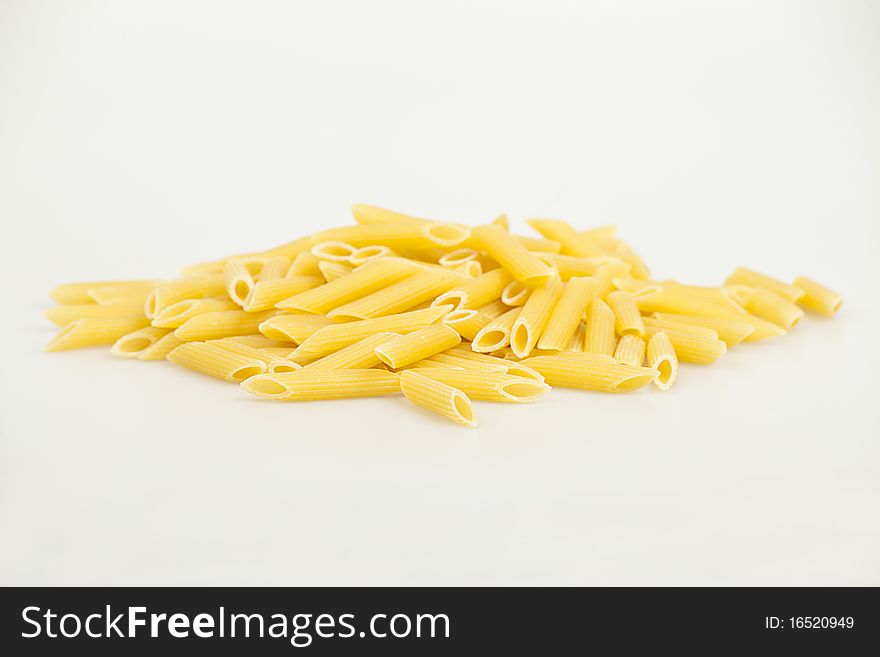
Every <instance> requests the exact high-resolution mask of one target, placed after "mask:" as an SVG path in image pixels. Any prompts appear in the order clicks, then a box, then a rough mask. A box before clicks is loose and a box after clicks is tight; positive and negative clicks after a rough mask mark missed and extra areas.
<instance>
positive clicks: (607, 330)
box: [584, 299, 616, 356]
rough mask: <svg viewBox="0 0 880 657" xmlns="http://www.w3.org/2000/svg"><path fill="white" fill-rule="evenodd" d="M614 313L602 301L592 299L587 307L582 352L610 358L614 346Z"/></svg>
mask: <svg viewBox="0 0 880 657" xmlns="http://www.w3.org/2000/svg"><path fill="white" fill-rule="evenodd" d="M614 322H615V320H614V312H613V311H612V310H611V308H609V307H608V304H607V303H605V302H604V301H602V299H593V300H592V301H590V305H589V306H588V307H587V331H586V340H585V341H584V351H585V352H587V353H590V354H605V355H607V356H612V355H613V354H614V347H615V345H616V338H615V335H614Z"/></svg>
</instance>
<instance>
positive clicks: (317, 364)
mask: <svg viewBox="0 0 880 657" xmlns="http://www.w3.org/2000/svg"><path fill="white" fill-rule="evenodd" d="M399 337H400V334H399V333H389V332H384V333H375V334H373V335H369V336H367V337H366V338H364V339H363V340H358V341H357V342H355V343H353V344H350V345H348V346H347V347H343V348H342V349H340V350H339V351H334V352H333V353H332V354H329V355H328V356H324V357H323V358H319V359H318V360H315V361H313V362H311V363H309V364H308V365H305V366H303V369H304V370H308V371H309V372H313V371H319V370H345V369H369V368H371V367H375V366H376V365H378V364H379V363H380V362H381V361H380V360H379V356H377V355H376V347H378V346H380V345H382V344H385V343H386V342H389V341H391V340H393V339H395V338H399Z"/></svg>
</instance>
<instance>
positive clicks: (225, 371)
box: [167, 342, 266, 381]
mask: <svg viewBox="0 0 880 657" xmlns="http://www.w3.org/2000/svg"><path fill="white" fill-rule="evenodd" d="M167 358H168V360H170V361H171V362H172V363H176V364H177V365H182V366H183V367H187V368H189V369H191V370H195V371H196V372H199V373H201V374H207V375H208V376H213V377H216V378H218V379H223V380H224V381H244V380H245V379H248V378H250V377H252V376H256V375H257V374H262V373H263V372H265V371H266V363H264V362H263V361H262V360H259V359H257V358H250V357H248V356H242V355H240V354H236V353H234V352H232V351H229V350H228V349H224V348H223V347H221V346H220V345H218V344H216V343H215V344H209V343H207V342H185V343H183V344H182V345H180V346H179V347H177V348H175V349H174V350H172V351H171V353H169V354H168V356H167Z"/></svg>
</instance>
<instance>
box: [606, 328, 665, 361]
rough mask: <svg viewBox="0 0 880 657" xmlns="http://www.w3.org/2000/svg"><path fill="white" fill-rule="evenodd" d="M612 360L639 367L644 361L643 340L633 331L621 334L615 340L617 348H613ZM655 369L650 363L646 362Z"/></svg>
mask: <svg viewBox="0 0 880 657" xmlns="http://www.w3.org/2000/svg"><path fill="white" fill-rule="evenodd" d="M614 360H616V361H617V362H618V363H623V364H625V365H632V366H633V367H641V366H642V364H643V363H644V362H645V341H644V340H643V339H642V338H640V337H639V336H638V335H636V334H635V333H627V334H626V335H623V336H621V338H620V340H618V341H617V348H616V349H615V350H614ZM648 365H650V366H651V367H653V368H654V369H655V370H656V369H657V368H656V367H654V365H653V364H652V363H650V362H649V363H648Z"/></svg>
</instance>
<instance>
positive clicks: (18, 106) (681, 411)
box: [0, 0, 880, 585]
mask: <svg viewBox="0 0 880 657" xmlns="http://www.w3.org/2000/svg"><path fill="white" fill-rule="evenodd" d="M726 4H727V3H724V5H714V6H712V5H711V3H704V2H693V3H685V2H666V3H654V2H643V3H611V2H609V3H600V4H593V5H589V4H587V3H582V2H570V3H549V2H546V1H542V2H534V3H525V4H523V3H511V2H498V3H469V2H460V3H434V4H433V5H431V4H427V3H424V4H423V3H407V2H397V3H390V2H380V3H376V2H373V3H357V2H328V3H305V2H302V3H288V2H278V3H270V2H260V3H252V2H240V3H211V2H204V3H193V2H167V3H163V2H143V3H135V4H132V3H123V2H76V3H68V2H54V3H51V2H48V3H47V2H32V1H29V2H25V1H12V2H10V1H9V0H5V1H4V2H3V3H0V221H2V231H3V234H2V238H3V258H2V261H0V267H2V272H0V273H2V275H3V281H4V283H3V289H4V311H3V316H4V320H3V322H2V323H0V332H2V341H0V349H2V363H3V376H2V377H0V393H2V394H0V435H2V440H0V538H2V540H0V584H126V585H128V584H279V585H280V584H386V585H390V584H874V585H878V584H880V565H878V554H880V533H878V522H877V509H878V504H880V491H878V481H880V479H878V475H880V465H878V464H880V458H878V457H880V450H878V444H877V439H878V435H880V432H878V429H880V411H878V405H877V388H876V376H877V375H876V373H877V371H878V369H877V368H878V365H880V359H878V347H877V326H878V320H880V317H878V311H877V279H878V265H877V264H876V252H877V247H878V216H880V193H878V189H880V187H878V178H880V176H878V174H880V123H878V121H877V117H878V116H880V88H878V83H880V49H878V43H880V40H878V37H880V27H878V26H880V12H878V5H877V4H876V3H871V2H839V1H834V2H799V3H777V2H764V1H761V2H752V3H730V6H725V5H726ZM357 201H364V202H374V203H378V204H383V205H386V206H389V207H392V208H398V209H401V210H403V211H410V212H413V213H416V214H422V215H424V216H434V217H441V218H452V219H462V220H466V221H473V222H478V221H484V220H487V219H490V218H492V217H493V216H494V215H495V214H496V213H498V212H500V211H506V212H508V213H509V214H510V216H511V217H512V218H513V220H514V223H515V224H516V226H517V227H518V228H519V229H522V228H523V227H524V224H523V223H522V222H523V219H524V218H526V217H529V216H535V215H543V216H561V217H565V218H568V219H570V220H572V221H573V222H575V223H577V224H579V225H581V226H584V227H587V226H590V225H595V224H597V223H601V222H605V221H608V220H609V219H614V220H616V221H617V222H619V224H620V226H621V231H622V235H623V236H624V237H625V238H627V239H629V240H630V241H631V242H632V243H633V244H634V245H635V247H636V248H637V249H638V250H640V251H642V252H643V253H644V255H645V257H646V258H647V259H648V261H649V263H650V264H651V265H652V267H653V269H654V271H655V272H656V273H657V275H658V276H660V277H669V276H675V277H678V278H681V279H683V280H689V281H694V282H705V283H717V282H719V281H721V280H723V277H724V276H725V275H726V274H727V273H728V272H729V271H730V270H731V269H732V268H733V267H734V266H736V265H738V264H745V265H748V266H752V267H754V268H757V269H760V270H765V271H767V272H769V273H773V274H776V275H779V276H782V277H786V278H790V277H793V276H794V275H796V274H797V273H800V272H804V273H807V274H808V275H811V276H814V277H815V278H817V279H819V280H821V281H825V282H827V284H829V285H831V286H832V287H835V288H838V289H840V290H841V291H843V292H844V293H845V295H846V303H845V304H844V307H843V310H842V311H841V313H840V317H839V319H838V320H837V321H823V320H819V319H814V318H812V317H811V318H808V319H806V320H805V321H804V322H802V324H801V325H800V326H798V328H797V330H796V331H795V332H794V333H793V335H791V336H790V337H789V338H786V339H781V340H778V341H775V342H773V343H768V344H761V345H754V346H744V347H741V348H738V349H735V350H734V351H733V352H731V353H730V354H728V355H727V356H726V357H724V358H723V359H722V360H721V361H720V362H719V363H718V364H717V365H716V366H713V367H710V368H699V367H687V368H686V369H684V370H683V371H682V373H681V376H680V381H679V383H678V384H677V385H676V387H675V388H674V389H673V390H672V391H670V392H669V393H665V394H662V393H659V392H655V391H653V390H648V391H644V393H640V394H632V395H625V396H609V395H601V394H590V393H585V392H575V391H566V390H554V391H553V392H552V393H551V394H550V395H549V396H548V397H547V398H546V399H545V400H543V401H541V402H540V403H537V404H534V405H528V406H522V407H511V406H506V405H505V406H500V405H499V406H493V405H489V404H480V405H479V406H478V409H477V412H478V414H479V420H480V427H479V428H478V429H476V430H467V429H464V428H459V427H457V426H455V425H451V424H446V423H444V422H443V421H442V420H440V419H435V418H434V417H433V416H430V415H428V414H426V413H422V412H420V410H418V409H415V408H411V407H409V406H408V405H407V404H406V403H405V402H404V401H403V400H402V399H396V398H389V399H382V400H358V401H354V402H326V403H311V404H301V405H294V404H290V405H284V404H274V403H268V402H262V401H259V400H256V399H252V398H249V397H248V395H246V394H245V393H243V391H241V390H239V389H238V388H237V387H236V386H232V385H227V384H223V383H221V382H217V381H214V380H210V379H206V378H203V377H200V376H198V375H196V374H192V373H190V372H187V371H184V370H182V369H178V368H175V367H173V366H171V365H170V364H165V363H141V362H129V361H120V360H115V359H112V358H111V357H110V356H109V354H108V353H107V352H106V351H105V350H85V351H80V352H71V353H63V354H55V355H47V354H44V353H42V352H41V348H42V346H43V344H44V343H45V342H46V341H47V340H48V339H49V338H50V336H51V335H52V332H53V330H52V328H51V327H50V326H49V325H48V323H47V322H45V321H44V320H43V319H42V318H41V316H40V313H41V311H42V310H43V309H44V308H46V307H47V306H48V299H47V298H46V290H47V289H48V288H49V287H51V286H52V285H54V284H56V283H59V282H64V281H72V280H81V279H86V280H88V279H104V278H117V277H147V276H170V275H173V274H174V273H175V272H176V271H177V268H178V267H179V266H181V265H184V264H187V263H191V262H197V261H201V260H206V259H211V258H214V257H218V256H223V255H226V254H228V253H231V252H236V251H242V250H245V251H246V250H250V249H255V248H261V247H267V246H271V245H272V244H274V243H277V242H282V241H286V240H288V239H291V238H294V237H297V236H299V235H301V234H303V233H305V232H309V231H312V230H315V229H317V228H322V227H327V226H332V225H334V224H338V223H345V222H348V221H350V219H349V215H348V213H347V208H348V206H349V205H350V204H351V203H352V202H357Z"/></svg>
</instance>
